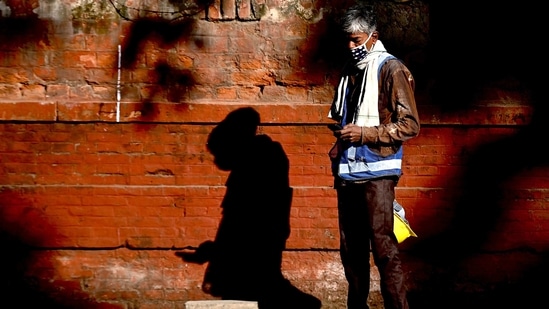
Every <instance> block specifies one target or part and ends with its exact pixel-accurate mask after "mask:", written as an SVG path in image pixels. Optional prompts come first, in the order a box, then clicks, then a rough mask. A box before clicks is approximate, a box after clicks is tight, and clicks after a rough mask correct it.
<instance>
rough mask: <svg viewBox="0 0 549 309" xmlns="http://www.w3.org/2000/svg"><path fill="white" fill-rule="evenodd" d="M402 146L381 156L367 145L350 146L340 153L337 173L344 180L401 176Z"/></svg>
mask: <svg viewBox="0 0 549 309" xmlns="http://www.w3.org/2000/svg"><path fill="white" fill-rule="evenodd" d="M401 174H402V146H401V147H400V148H399V149H398V151H397V152H396V153H395V154H393V155H389V156H387V157H383V156H381V155H379V154H377V153H375V152H373V151H371V150H370V149H369V148H368V146H366V145H362V146H360V147H355V146H350V147H349V148H347V149H345V151H344V152H343V153H342V155H341V159H340V161H339V165H338V175H339V177H341V178H343V179H345V180H364V179H373V178H379V177H384V176H401Z"/></svg>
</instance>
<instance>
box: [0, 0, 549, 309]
mask: <svg viewBox="0 0 549 309" xmlns="http://www.w3.org/2000/svg"><path fill="white" fill-rule="evenodd" d="M191 2H192V1H191ZM69 3H70V5H71V6H70V8H69V6H68V5H69ZM101 3H103V2H100V1H97V2H89V3H87V2H85V1H67V2H65V5H61V6H57V7H56V6H47V5H45V4H41V3H39V2H38V1H34V2H33V1H6V5H7V7H9V8H10V15H7V13H5V14H2V15H0V16H3V17H1V18H0V223H1V224H0V226H1V227H2V228H1V229H0V231H1V234H0V235H1V236H2V237H1V238H0V239H2V242H3V244H2V245H3V247H4V248H5V249H6V250H5V251H4V252H10V253H12V254H7V255H5V256H4V257H3V260H2V261H3V262H4V263H3V265H4V266H3V268H4V269H3V271H4V272H3V273H4V274H5V276H4V278H7V279H6V280H5V282H3V283H2V285H1V286H0V289H2V290H3V292H2V293H3V294H2V295H5V296H6V297H11V296H12V295H11V294H12V292H13V291H14V290H23V291H26V292H27V293H28V294H29V295H35V294H34V293H36V295H37V298H36V299H39V300H40V301H44V300H47V301H52V302H55V303H58V302H60V300H63V302H68V303H69V304H70V305H73V306H75V307H79V308H81V307H83V306H89V307H93V308H95V307H96V306H98V305H97V304H98V303H100V304H102V305H101V308H103V307H106V308H109V307H111V306H112V308H126V307H130V306H133V307H136V308H137V307H139V308H160V307H163V308H171V307H173V306H181V305H182V304H184V302H185V301H186V300H192V299H201V298H210V296H208V295H206V294H204V293H203V292H201V290H200V284H201V281H202V276H203V272H204V265H196V264H188V263H184V262H183V261H182V260H181V259H180V258H178V257H176V256H175V252H177V251H180V250H181V249H182V248H184V247H187V246H197V245H199V244H200V243H201V242H203V241H204V240H208V239H212V238H213V237H214V236H215V233H216V228H217V225H218V223H219V219H220V217H221V209H220V202H221V200H222V198H223V196H224V193H225V187H224V182H225V180H226V177H227V172H223V171H220V170H219V169H217V168H216V166H215V165H214V163H213V158H212V156H211V154H209V153H208V152H207V151H206V147H205V144H206V140H207V137H208V134H209V133H210V132H211V130H212V129H213V128H214V127H215V125H216V124H217V123H218V122H219V121H221V120H223V119H224V117H225V116H226V115H227V114H228V113H229V112H230V111H232V110H235V109H236V108H239V107H244V106H252V107H254V108H255V109H256V110H257V111H258V112H259V114H260V115H261V120H262V123H261V127H260V132H261V133H264V134H267V135H269V136H270V137H272V138H273V140H275V141H277V142H280V143H281V145H282V146H283V148H284V151H285V153H286V155H287V157H288V159H289V161H290V175H289V176H290V184H291V186H292V187H293V188H294V197H293V200H292V208H291V215H290V222H291V236H290V238H289V239H288V241H287V250H286V251H285V252H284V263H283V269H282V270H283V272H284V274H285V275H286V277H288V278H289V279H290V280H291V281H292V282H293V283H294V284H295V285H296V286H298V287H299V288H301V289H303V290H304V291H307V292H310V293H311V294H314V295H316V296H317V297H319V298H321V299H322V301H323V303H324V304H325V306H326V307H330V306H332V307H333V308H341V307H342V306H344V305H343V304H344V298H345V280H344V277H343V274H342V270H341V266H340V264H339V256H338V253H337V248H338V231H337V209H336V207H335V206H336V205H335V192H334V190H333V189H332V188H331V181H332V178H331V176H330V170H329V160H328V157H327V152H328V150H329V149H330V147H331V144H332V142H333V137H332V136H331V133H330V131H329V130H328V129H327V128H326V126H325V123H326V122H327V119H326V114H327V111H328V108H329V104H330V101H331V95H332V93H333V86H334V84H335V82H336V79H337V74H338V72H339V67H340V65H341V64H342V63H341V60H338V59H342V51H341V50H340V49H338V48H337V47H336V46H338V45H336V44H337V43H338V40H337V36H335V35H334V34H335V32H334V30H333V28H331V27H330V26H331V25H332V24H333V21H334V19H335V17H336V16H337V14H338V12H339V11H340V10H341V8H343V7H346V6H347V5H346V4H347V3H346V2H345V1H344V2H341V1H321V2H317V1H299V2H295V1H255V2H249V3H247V2H246V1H242V2H239V3H240V5H241V6H242V7H240V9H239V10H238V11H236V10H233V7H232V6H231V4H236V2H234V1H233V2H231V1H218V2H215V3H214V5H213V6H212V7H210V8H209V9H208V10H206V11H204V10H200V9H197V10H194V7H193V9H189V10H183V11H182V10H179V11H178V12H179V13H180V14H182V13H189V12H190V13H189V14H190V17H186V18H178V19H177V20H172V21H171V22H169V21H168V19H169V18H166V16H163V18H162V19H159V20H158V19H155V20H150V19H142V18H139V16H138V15H135V14H137V10H127V11H124V12H126V13H127V15H123V16H122V17H124V18H128V20H124V19H123V18H122V17H121V16H118V15H117V14H116V12H115V11H114V10H113V9H112V7H110V6H109V3H108V2H107V1H105V2H104V3H103V5H104V6H103V7H102V6H101ZM136 3H137V4H136V6H135V7H134V8H140V9H141V12H142V13H143V12H149V13H150V12H153V11H155V10H157V11H158V10H160V9H161V8H145V7H140V6H139V5H138V4H139V3H140V2H139V1H137V2H136ZM376 3H377V4H378V8H379V9H380V12H381V13H382V15H381V16H382V19H383V18H385V19H386V20H387V19H390V20H391V22H392V23H391V25H392V26H393V27H392V28H387V29H386V30H390V31H387V32H386V33H387V37H386V38H387V39H386V40H384V42H385V43H386V45H387V46H389V47H394V48H395V53H397V55H398V56H399V57H401V58H402V59H404V60H405V61H406V62H407V63H408V64H409V66H410V67H411V68H412V69H413V72H414V75H415V76H416V79H417V83H418V89H417V90H418V92H417V93H418V95H417V97H418V104H419V112H420V116H421V122H422V130H421V134H420V136H419V137H418V138H416V139H414V140H411V141H410V142H409V143H407V144H406V145H405V174H404V176H403V177H402V180H401V182H400V183H399V186H398V188H397V197H398V199H399V201H400V202H401V204H403V205H404V206H405V207H406V213H407V218H408V219H409V220H410V222H411V223H412V227H413V228H414V230H415V232H416V233H417V234H418V235H419V237H418V238H413V239H410V240H407V241H406V242H405V243H403V244H402V253H403V259H404V260H405V267H406V271H407V273H408V274H409V278H408V279H409V280H408V281H409V286H410V288H411V289H412V290H413V291H424V290H426V291H430V290H436V289H445V290H465V291H471V290H490V289H493V288H494V287H500V286H508V285H510V286H512V287H515V286H520V285H521V284H525V283H528V282H531V281H532V280H533V279H536V278H539V277H540V276H542V275H543V274H544V272H543V271H540V270H542V269H545V267H546V266H547V260H546V259H545V258H544V256H546V252H547V251H548V250H549V248H548V246H549V244H548V243H547V241H546V240H547V239H548V237H549V235H548V234H549V223H548V222H549V212H548V210H547V206H546V201H547V199H548V198H549V177H548V176H549V164H548V160H547V158H546V157H545V156H544V155H543V152H542V151H540V150H537V148H539V146H538V145H539V143H537V142H536V141H535V139H534V137H535V136H537V134H538V132H539V131H538V129H539V128H540V126H541V123H540V121H539V120H538V117H537V116H536V115H539V113H540V112H543V111H544V109H543V107H542V106H540V105H539V104H536V102H537V101H536V100H535V99H536V97H535V96H533V94H535V93H534V92H533V90H532V89H531V88H530V84H528V83H523V81H521V80H520V79H519V80H516V79H515V77H513V76H511V77H509V76H506V75H505V74H504V77H503V78H502V77H501V76H500V75H497V76H495V77H493V76H482V78H480V77H478V75H475V77H470V76H468V75H465V76H466V78H464V79H463V80H460V79H459V78H460V77H463V75H460V74H459V73H456V74H457V77H456V74H451V77H452V78H455V80H454V79H448V76H444V75H441V74H440V72H439V71H438V68H439V67H438V65H437V63H436V60H438V59H431V58H429V57H427V56H428V51H429V50H430V49H431V48H433V46H434V48H435V49H436V48H437V45H436V44H433V43H431V42H429V38H428V35H429V29H428V28H429V26H431V27H433V26H437V27H441V28H442V26H444V25H445V23H441V22H440V19H434V18H433V19H429V13H430V11H429V9H430V7H429V6H428V5H427V4H425V3H423V2H420V1H417V2H416V1H413V2H412V3H407V4H395V3H392V2H391V3H389V2H376ZM247 4H249V6H246V5H247ZM252 4H253V5H255V7H254V6H253V5H252ZM223 8H224V9H223ZM433 8H436V5H435V6H433ZM0 9H2V8H1V7H0ZM145 9H146V10H145ZM163 9H164V8H162V10H163ZM172 9H173V8H172ZM229 9H230V10H229ZM438 9H439V11H435V13H437V12H438V13H440V12H441V11H440V8H438ZM33 10H34V11H33ZM3 12H6V9H4V11H3ZM128 12H129V13H128ZM442 12H444V11H443V10H442ZM191 13H192V14H191ZM151 14H152V13H151ZM69 15H70V16H72V19H69V18H67V16H69ZM170 16H174V15H170ZM177 16H179V17H181V15H177ZM436 16H437V15H436V14H435V17H436ZM439 18H440V17H439ZM430 21H431V22H432V24H431V25H430V24H429V22H430ZM410 24H412V25H413V27H411V26H410ZM386 27H387V26H386ZM438 29H439V28H437V31H441V30H438ZM382 30H383V29H382ZM437 31H433V32H434V33H438V32H437ZM441 32H442V31H441ZM382 33H383V32H382ZM382 38H383V37H382ZM435 43H436V42H435ZM119 45H120V51H121V59H120V62H121V63H120V101H118V100H117V86H118V67H119V66H118V56H119V54H118V46H119ZM433 63H434V64H433ZM452 69H454V68H452ZM452 72H459V71H452ZM512 73H513V72H512ZM456 80H457V81H459V83H457V84H458V85H460V86H461V87H460V90H463V91H455V89H453V85H454V82H456ZM463 85H467V86H469V87H464V86H463ZM463 88H465V89H463ZM455 102H458V103H459V105H455ZM534 145H535V146H534ZM258 179H259V180H260V178H258ZM11 265H14V267H11ZM373 279H374V280H373V282H372V288H373V290H374V291H379V286H378V285H377V284H378V282H377V280H378V278H377V277H376V274H375V271H374V274H373ZM526 285H527V286H528V284H526ZM29 299H30V298H29ZM19 301H21V300H19ZM30 301H31V300H29V302H30Z"/></svg>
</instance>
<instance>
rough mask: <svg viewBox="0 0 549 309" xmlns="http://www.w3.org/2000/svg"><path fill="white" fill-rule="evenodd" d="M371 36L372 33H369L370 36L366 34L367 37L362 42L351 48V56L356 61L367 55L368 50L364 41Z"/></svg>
mask: <svg viewBox="0 0 549 309" xmlns="http://www.w3.org/2000/svg"><path fill="white" fill-rule="evenodd" d="M371 37H372V34H371V33H370V36H368V38H367V39H366V41H364V43H362V44H360V45H359V46H357V47H354V48H351V57H352V58H353V59H354V60H355V61H356V62H359V61H360V60H362V59H364V57H366V55H368V53H369V52H370V51H369V50H368V49H367V48H366V42H368V41H369V40H370V38H371Z"/></svg>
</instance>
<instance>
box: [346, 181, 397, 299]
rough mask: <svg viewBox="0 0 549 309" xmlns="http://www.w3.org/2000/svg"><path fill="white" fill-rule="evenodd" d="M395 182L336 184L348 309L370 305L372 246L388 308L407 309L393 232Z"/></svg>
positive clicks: (382, 292)
mask: <svg viewBox="0 0 549 309" xmlns="http://www.w3.org/2000/svg"><path fill="white" fill-rule="evenodd" d="M395 185H396V180H395V179H393V178H382V179H376V180H373V181H368V182H364V183H358V184H355V183H353V184H346V185H344V186H338V187H337V196H338V212H339V229H340V254H341V261H342V264H343V268H344V270H345V276H346V278H347V281H348V283H349V291H348V297H347V308H348V309H368V308H369V307H368V303H367V302H368V294H369V291H370V262H369V261H370V248H371V251H372V255H373V258H374V262H375V264H376V266H377V268H378V270H379V274H380V279H381V282H380V284H381V294H382V296H383V302H384V306H385V309H408V301H407V299H406V287H405V282H404V273H403V271H402V268H401V261H400V259H399V257H398V241H397V240H396V237H395V235H394V233H393V200H394V199H395Z"/></svg>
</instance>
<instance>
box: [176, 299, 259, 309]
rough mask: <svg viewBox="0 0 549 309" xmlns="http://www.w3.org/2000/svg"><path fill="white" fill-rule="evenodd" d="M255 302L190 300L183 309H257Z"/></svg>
mask: <svg viewBox="0 0 549 309" xmlns="http://www.w3.org/2000/svg"><path fill="white" fill-rule="evenodd" d="M258 308H259V307H258V306H257V302H255V301H241V300H191V301H188V302H186V303H185V309H258Z"/></svg>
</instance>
